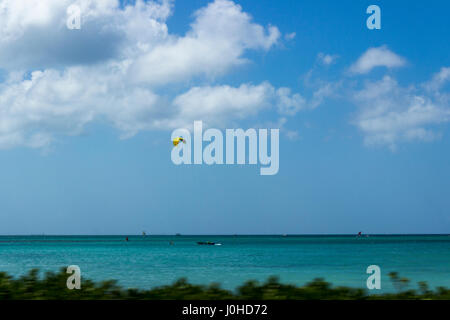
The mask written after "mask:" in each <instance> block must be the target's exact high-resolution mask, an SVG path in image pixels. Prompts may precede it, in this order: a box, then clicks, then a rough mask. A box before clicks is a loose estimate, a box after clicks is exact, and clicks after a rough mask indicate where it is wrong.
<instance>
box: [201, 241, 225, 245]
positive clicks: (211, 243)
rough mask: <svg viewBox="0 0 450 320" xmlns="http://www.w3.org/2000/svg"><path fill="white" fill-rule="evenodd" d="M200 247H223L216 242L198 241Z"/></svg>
mask: <svg viewBox="0 0 450 320" xmlns="http://www.w3.org/2000/svg"><path fill="white" fill-rule="evenodd" d="M197 244H198V245H201V246H221V245H222V244H221V243H215V242H211V241H198V242H197Z"/></svg>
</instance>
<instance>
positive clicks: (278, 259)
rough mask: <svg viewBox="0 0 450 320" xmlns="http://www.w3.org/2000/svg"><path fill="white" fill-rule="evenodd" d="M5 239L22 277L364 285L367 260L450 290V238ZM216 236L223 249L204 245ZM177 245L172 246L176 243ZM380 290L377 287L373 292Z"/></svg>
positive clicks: (14, 270) (4, 257)
mask: <svg viewBox="0 0 450 320" xmlns="http://www.w3.org/2000/svg"><path fill="white" fill-rule="evenodd" d="M125 237H126V236H0V271H6V272H8V273H10V274H11V275H13V276H15V277H17V276H20V275H22V274H24V273H25V272H27V271H28V270H30V269H31V268H39V269H41V270H43V271H47V270H52V271H58V270H59V269H60V268H61V267H67V266H68V265H78V266H79V267H80V268H81V273H82V280H83V279H85V278H89V279H93V280H107V279H116V280H118V281H119V284H120V285H122V286H124V287H135V288H150V287H154V286H159V285H165V284H169V283H172V282H173V281H175V280H177V279H179V278H181V277H185V278H187V279H188V280H189V281H190V282H193V283H198V284H209V283H211V282H218V283H220V284H221V285H222V287H224V288H228V289H234V288H236V287H237V286H238V285H240V284H242V283H243V282H244V281H247V280H250V279H254V280H259V281H264V280H266V279H267V278H268V277H269V276H272V275H275V276H278V277H279V278H280V280H281V281H282V282H285V283H293V284H298V285H301V284H304V283H306V282H308V281H310V280H312V279H314V278H317V277H322V278H325V280H327V281H330V282H332V283H333V284H334V285H347V286H352V287H365V286H366V280H367V277H368V276H369V275H368V274H366V269H367V267H368V266H369V265H378V266H379V267H380V268H381V274H382V277H381V286H382V291H391V290H393V287H392V284H391V283H390V281H389V277H388V276H387V274H388V273H389V272H391V271H397V272H399V274H400V276H402V277H406V278H409V279H410V280H411V285H410V287H417V285H416V284H417V282H418V281H427V282H428V284H429V285H430V286H431V287H433V288H434V287H437V286H446V287H450V236H449V235H407V236H405V235H401V236H400V235H399V236H384V235H383V236H370V237H368V238H365V237H363V238H356V237H355V236H146V237H143V236H128V237H129V241H128V242H126V241H125ZM197 241H213V242H215V243H221V244H222V245H220V246H201V245H198V244H197ZM171 243H172V244H171ZM374 291H376V290H374Z"/></svg>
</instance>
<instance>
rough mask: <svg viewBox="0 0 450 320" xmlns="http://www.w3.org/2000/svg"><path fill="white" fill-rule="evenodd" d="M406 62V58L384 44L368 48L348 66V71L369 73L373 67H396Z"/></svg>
mask: <svg viewBox="0 0 450 320" xmlns="http://www.w3.org/2000/svg"><path fill="white" fill-rule="evenodd" d="M405 64H406V60H405V59H404V58H402V57H400V56H399V55H397V54H395V53H394V52H392V51H391V50H389V49H388V48H387V47H386V46H381V47H377V48H369V49H368V50H367V51H366V52H364V54H363V55H362V56H361V57H359V59H358V60H357V61H356V62H355V63H354V64H353V65H352V66H351V67H350V72H352V73H356V74H366V73H369V72H370V71H371V70H372V69H373V68H376V67H386V68H389V69H390V68H397V67H402V66H404V65H405Z"/></svg>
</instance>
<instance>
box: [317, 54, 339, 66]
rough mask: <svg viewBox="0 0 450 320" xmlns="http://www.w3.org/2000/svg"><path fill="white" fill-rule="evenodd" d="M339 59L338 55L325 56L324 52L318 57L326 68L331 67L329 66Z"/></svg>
mask: <svg viewBox="0 0 450 320" xmlns="http://www.w3.org/2000/svg"><path fill="white" fill-rule="evenodd" d="M338 58H339V56H338V55H333V54H325V53H322V52H320V53H319V54H318V55H317V59H318V60H319V61H320V63H322V64H324V65H326V66H329V65H331V64H333V63H335V62H336V60H337V59H338Z"/></svg>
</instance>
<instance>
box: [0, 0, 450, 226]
mask: <svg viewBox="0 0 450 320" xmlns="http://www.w3.org/2000/svg"><path fill="white" fill-rule="evenodd" d="M72 4H76V5H78V6H79V8H80V9H81V29H79V30H77V29H74V30H71V29H68V28H67V25H66V23H67V8H68V7H69V6H70V5H72ZM371 4H376V5H378V6H379V7H380V8H381V30H369V29H368V28H367V26H366V20H367V18H368V17H369V14H367V13H366V9H367V7H368V6H369V5H371ZM449 10H450V3H449V2H448V1H429V2H427V4H426V6H425V7H424V4H423V2H422V1H406V0H397V1H350V0H343V1H287V0H286V1H268V0H262V1H250V0H244V1H235V2H233V1H227V0H215V1H197V0H195V1H186V0H185V1H156V2H153V1H146V2H143V1H137V2H135V1H121V2H118V1H116V0H103V1H95V0H39V1H38V0H32V1H31V0H30V1H25V0H20V1H17V0H0V167H1V168H2V169H1V175H0V177H1V181H2V183H1V184H0V234H42V233H45V234H137V233H140V232H142V231H144V230H145V231H146V232H147V233H149V234H152V233H153V234H174V233H182V234H242V233H245V234H283V233H296V234H320V233H357V232H358V231H362V232H365V233H450V212H449V208H450V130H449V122H450V41H448V39H449V31H450V20H449V19H448V11H449ZM194 120H202V121H203V122H204V124H205V126H208V127H214V128H219V129H223V130H224V129H225V128H243V129H247V128H278V129H280V153H279V159H280V165H279V172H278V174H276V175H273V176H261V175H260V174H259V168H260V166H259V165H211V166H208V165H197V166H194V165H181V166H176V165H174V164H173V163H172V161H171V157H170V156H171V150H172V145H171V141H170V139H171V132H172V130H174V129H176V128H183V127H191V126H192V124H193V121H194Z"/></svg>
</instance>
